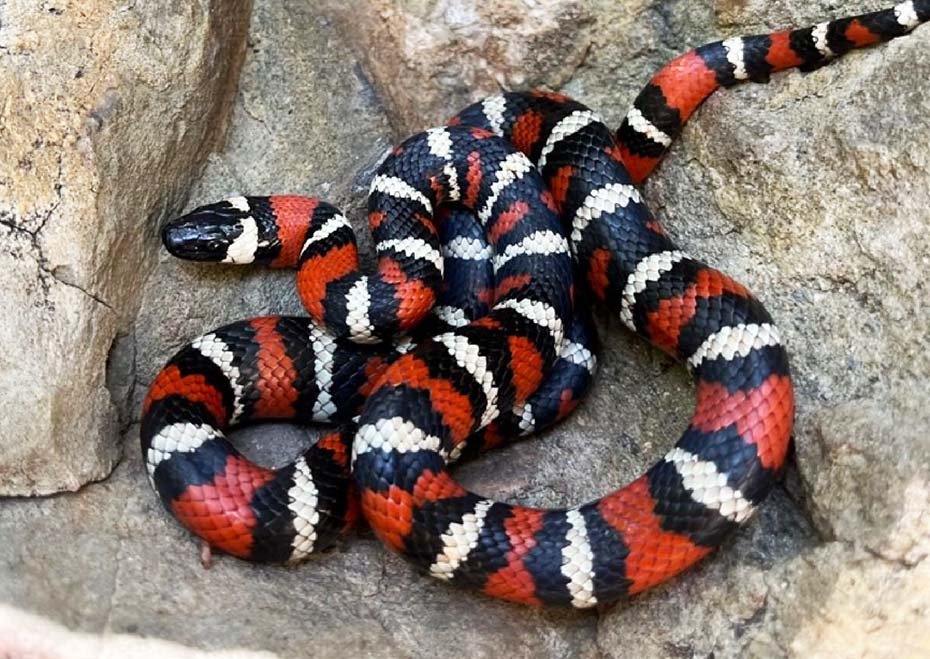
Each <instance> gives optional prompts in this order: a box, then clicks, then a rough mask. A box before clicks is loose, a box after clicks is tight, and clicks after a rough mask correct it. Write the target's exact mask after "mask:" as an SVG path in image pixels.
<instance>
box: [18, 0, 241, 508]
mask: <svg viewBox="0 0 930 659" xmlns="http://www.w3.org/2000/svg"><path fill="white" fill-rule="evenodd" d="M250 5H251V3H250V2H249V0H237V1H236V2H209V3H204V4H199V5H196V6H192V5H191V4H190V3H186V2H170V3H160V4H159V6H158V7H155V6H149V5H139V6H136V5H135V4H133V3H130V4H125V3H119V2H116V1H115V0H114V1H108V0H100V1H95V2H87V3H82V4H81V6H80V7H78V6H76V5H75V4H73V3H58V2H43V3H36V2H31V1H23V0H12V1H11V2H8V3H5V4H4V6H3V8H2V12H3V14H2V20H0V56H2V57H0V96H2V97H3V98H4V99H5V100H4V103H3V106H2V108H0V117H2V128H0V134H2V136H3V148H2V153H3V155H2V157H0V236H2V248H0V305H2V307H3V309H4V312H5V314H4V315H5V318H4V322H3V323H2V325H0V343H2V344H3V345H5V346H8V348H7V349H5V350H3V351H2V353H0V391H2V395H0V446H2V450H0V494H8V495H9V494H40V493H41V494H44V493H49V492H55V491H58V490H63V489H65V490H75V489H77V488H78V487H80V486H81V485H82V484H84V483H86V482H87V481H89V480H94V479H99V478H102V477H104V476H106V475H107V474H108V473H109V472H110V470H111V469H112V467H113V464H114V462H115V461H116V459H117V458H118V456H119V440H118V437H119V426H118V411H119V410H118V408H119V406H120V405H123V406H125V400H122V401H121V400H114V399H113V398H112V396H111V392H110V391H108V390H107V384H108V383H107V372H106V371H107V369H106V365H107V359H108V354H109V352H110V350H111V347H112V346H114V344H115V342H118V341H119V338H118V337H119V336H120V335H121V334H125V333H126V332H127V328H128V326H129V323H130V322H131V320H132V319H133V316H134V314H135V311H136V309H138V306H139V296H140V291H141V287H142V284H143V282H144V281H145V276H146V274H147V273H148V272H149V271H150V270H151V266H152V263H153V261H154V256H155V253H156V250H157V245H158V241H157V239H156V231H155V230H156V227H157V224H158V220H159V218H160V217H161V216H162V214H163V213H164V212H165V211H166V210H167V209H177V208H178V207H179V206H180V204H181V202H182V200H183V199H184V197H185V196H186V194H187V190H188V186H189V185H190V182H191V180H192V179H193V178H194V177H195V176H196V174H197V172H198V171H199V169H200V166H201V165H202V163H203V159H204V157H205V154H206V153H207V152H209V150H210V149H211V148H212V147H214V146H216V145H217V144H218V143H219V142H220V141H221V139H222V137H223V132H224V126H225V123H226V117H227V115H228V113H229V110H230V106H231V103H232V100H233V96H234V90H235V85H236V79H237V76H238V71H239V66H240V63H241V60H242V56H243V54H244V46H245V38H246V32H247V29H248V22H249V10H250ZM117 361H118V360H117ZM114 373H115V374H117V375H118V374H119V373H118V369H117V371H114ZM124 375H125V373H124ZM116 393H117V395H119V393H120V390H119V387H118V388H117V392H116ZM122 393H126V389H125V382H124V385H123V387H122ZM123 411H125V409H124V410H123Z"/></svg>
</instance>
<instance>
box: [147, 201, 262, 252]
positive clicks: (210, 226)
mask: <svg viewBox="0 0 930 659" xmlns="http://www.w3.org/2000/svg"><path fill="white" fill-rule="evenodd" d="M238 199H243V198H242V197H240V198H238ZM238 199H230V200H227V201H221V202H219V203H215V204H210V205H208V206H200V207H198V208H195V209H194V210H193V211H191V212H190V213H188V214H187V215H183V216H182V217H179V218H177V219H174V220H171V221H170V222H169V223H168V224H166V225H165V227H164V229H162V234H161V237H162V243H163V244H164V245H165V249H167V250H168V252H169V253H170V254H171V255H172V256H175V257H177V258H181V259H186V260H188V261H215V262H226V263H251V262H252V261H253V260H254V259H255V252H256V249H257V246H258V245H257V235H256V233H257V232H256V225H255V221H254V220H253V219H252V218H251V216H250V212H249V208H248V205H246V204H244V203H241V202H238Z"/></svg>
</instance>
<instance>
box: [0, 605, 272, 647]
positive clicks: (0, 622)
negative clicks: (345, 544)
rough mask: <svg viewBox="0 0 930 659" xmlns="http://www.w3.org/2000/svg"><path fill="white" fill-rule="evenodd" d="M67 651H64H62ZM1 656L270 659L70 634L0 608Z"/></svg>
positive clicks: (118, 637)
mask: <svg viewBox="0 0 930 659" xmlns="http://www.w3.org/2000/svg"><path fill="white" fill-rule="evenodd" d="M65 648H67V649H65ZM0 652H3V656H5V657H40V656H41V657H43V659H97V658H99V657H122V658H123V659H144V658H145V657H153V656H158V657H163V658H164V659H207V658H210V659H272V658H273V657H274V655H272V654H270V653H267V652H250V651H248V650H228V651H223V650H221V651H219V652H201V651H198V650H192V649H190V648H185V647H184V646H182V645H178V644H176V643H169V642H167V641H160V640H158V639H142V638H138V637H136V636H130V635H127V634H114V635H107V636H102V637H101V636H96V635H92V634H80V633H75V632H70V631H68V630H67V629H65V628H64V627H62V626H61V625H56V624H53V623H51V622H48V621H47V620H43V619H42V618H40V617H38V616H33V615H29V614H26V613H23V612H21V611H17V610H16V609H14V608H12V607H9V606H6V605H4V604H0Z"/></svg>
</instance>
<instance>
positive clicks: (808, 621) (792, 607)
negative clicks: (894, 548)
mask: <svg viewBox="0 0 930 659" xmlns="http://www.w3.org/2000/svg"><path fill="white" fill-rule="evenodd" d="M767 581H768V582H769V584H770V589H769V595H770V597H769V599H768V610H767V619H766V622H765V624H764V625H763V626H762V627H761V628H760V629H759V631H758V632H757V633H756V634H754V635H753V637H752V638H751V639H750V640H749V641H748V643H747V645H746V652H747V654H750V655H751V656H772V657H774V656H785V655H791V656H795V657H828V656H829V657H926V656H927V655H928V653H930V629H928V627H927V617H928V616H930V589H928V587H927V585H928V584H930V561H926V560H923V561H921V562H919V563H917V564H915V565H913V566H909V565H906V564H902V563H896V562H888V561H885V560H884V559H877V558H876V556H875V555H873V554H871V553H869V552H866V551H862V550H859V549H855V548H853V547H850V546H848V545H845V544H842V543H839V542H831V543H829V544H826V545H824V546H822V547H819V548H817V549H815V550H813V551H810V552H807V553H805V554H804V555H802V556H800V557H798V558H797V559H796V560H794V561H792V562H791V563H790V564H789V565H788V566H787V567H786V569H785V570H783V571H779V572H777V573H772V574H770V575H768V578H767ZM783 584H788V587H787V588H785V587H784V586H783Z"/></svg>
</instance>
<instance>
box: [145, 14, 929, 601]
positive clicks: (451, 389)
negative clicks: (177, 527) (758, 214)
mask: <svg viewBox="0 0 930 659" xmlns="http://www.w3.org/2000/svg"><path fill="white" fill-rule="evenodd" d="M928 18H930V0H916V1H914V2H904V3H902V4H900V5H898V6H896V7H894V8H892V9H889V10H885V11H882V12H876V13H873V14H866V15H863V16H860V17H856V18H846V19H840V20H837V21H833V22H830V23H822V24H820V25H817V26H814V27H812V28H806V29H801V30H793V31H785V32H778V33H773V34H769V35H763V36H754V37H741V38H735V39H728V40H726V41H722V42H717V43H714V44H709V45H706V46H702V47H701V48H698V49H696V50H694V51H691V52H689V53H687V54H685V55H682V56H680V57H678V58H677V59H675V60H673V61H672V62H670V63H669V64H668V65H666V66H665V67H664V68H663V69H662V70H661V71H659V72H658V73H657V74H656V75H655V76H654V77H653V79H652V80H651V82H650V83H649V84H648V85H647V86H646V88H645V89H644V90H643V91H642V93H641V94H640V95H639V96H638V97H637V99H636V101H635V103H634V107H633V109H631V110H630V112H629V114H628V115H627V118H626V119H625V120H624V122H623V125H622V126H621V127H620V129H619V130H618V131H617V133H616V135H613V134H611V132H610V131H609V130H608V128H607V127H606V126H605V125H604V124H603V123H602V122H600V121H599V119H598V118H597V116H596V115H595V114H594V113H593V112H591V111H590V110H589V109H587V108H586V107H584V106H583V105H581V104H580V103H577V102H575V101H572V100H571V99H569V98H567V97H565V96H562V95H559V94H554V93H550V92H529V93H507V94H504V95H501V96H495V97H492V98H488V99H485V100H484V101H482V102H480V103H476V104H474V105H472V106H470V107H469V108H466V109H465V110H464V111H462V112H461V113H460V114H459V115H457V116H456V117H455V118H454V119H452V120H451V121H450V122H449V125H448V126H446V127H444V128H436V129H433V130H430V131H428V132H426V133H422V134H419V135H416V136H414V137H412V138H410V139H408V140H407V141H406V142H404V143H403V144H401V145H400V146H398V147H397V148H395V149H394V151H393V152H392V154H391V155H390V156H389V157H388V159H387V160H386V161H385V162H384V163H383V164H382V165H381V167H380V169H379V170H378V173H377V175H376V176H375V178H374V181H373V183H372V187H371V193H370V196H369V215H368V219H369V225H370V227H371V230H372V233H373V236H374V241H375V245H376V250H377V254H378V268H377V272H376V273H375V274H373V275H370V276H364V275H362V274H361V273H360V272H359V270H358V263H357V250H356V246H355V239H354V236H353V234H352V231H351V228H350V227H349V224H348V222H347V220H346V219H345V218H344V217H343V216H342V214H341V213H339V211H338V210H336V209H335V208H333V207H332V206H329V205H328V204H326V203H325V202H321V201H319V200H316V199H310V198H302V197H282V196H277V197H249V198H243V197H240V198H236V199H231V200H228V201H226V202H221V203H219V204H214V205H211V206H206V207H202V208H198V209H196V210H195V211H193V212H192V213H190V214H188V215H186V216H185V217H183V218H180V219H178V220H175V221H173V222H172V223H170V224H169V225H168V226H167V227H166V229H165V233H164V238H165V243H166V246H167V247H168V249H169V251H171V252H172V253H173V254H175V255H177V256H180V257H182V258H190V259H195V260H212V261H225V262H231V263H248V262H253V261H257V262H262V263H268V264H270V265H273V266H282V267H283V266H294V265H296V266H297V268H298V276H297V277H298V287H299V291H300V295H301V300H302V301H303V303H304V305H305V306H306V307H307V309H308V311H309V312H310V315H311V318H312V320H311V319H307V318H296V317H268V318H257V319H253V320H250V321H242V322H238V323H233V324H231V325H228V326H226V327H224V328H221V329H218V330H216V331H214V332H211V333H209V334H207V335H205V336H202V337H200V338H198V339H196V340H195V341H194V342H192V343H191V344H189V345H188V346H186V347H184V348H183V349H182V350H181V351H180V352H179V353H178V354H177V355H175V356H174V357H173V358H172V359H171V360H170V361H169V363H168V364H167V365H166V366H165V368H164V369H163V370H162V371H161V372H160V373H159V375H158V376H157V378H156V380H155V382H154V383H153V384H152V386H151V389H150V391H149V394H148V397H147V398H146V401H145V404H144V408H143V416H142V428H141V440H142V450H143V455H144V460H145V463H146V465H147V468H148V472H149V476H150V478H151V480H152V483H153V485H154V487H155V489H156V491H157V492H158V493H159V495H160V496H161V498H162V501H163V502H164V503H165V505H166V506H167V507H168V508H169V510H171V511H172V512H173V513H174V515H175V516H176V517H177V518H178V519H179V520H180V521H181V522H182V523H183V524H184V525H185V526H187V527H188V528H189V529H191V530H192V531H193V532H195V533H197V534H198V535H200V536H201V537H202V538H204V539H205V540H207V541H208V542H209V543H211V544H212V545H213V546H216V547H218V548H220V549H223V550H225V551H227V552H229V553H232V554H235V555H237V556H241V557H243V558H248V559H251V560H261V561H272V562H292V561H298V560H301V559H303V558H305V557H306V556H307V555H308V554H310V553H311V552H313V551H317V550H321V549H325V548H326V547H328V546H330V545H331V544H332V542H333V541H334V539H335V538H336V537H337V536H338V535H339V534H340V533H342V532H343V531H344V530H345V529H346V528H347V527H348V526H349V525H351V523H352V521H353V520H354V519H355V517H356V515H357V509H358V505H359V503H360V507H361V511H362V512H363V513H364V515H365V517H366V518H367V520H368V522H369V523H370V524H371V526H372V528H373V529H374V531H375V533H376V534H377V535H378V536H379V537H380V538H381V539H382V540H383V541H384V542H385V543H386V544H387V545H389V546H390V547H392V548H394V549H395V550H397V551H399V552H401V553H403V554H405V555H406V556H407V557H408V558H409V559H410V560H411V561H412V562H414V563H415V564H417V565H418V566H420V567H421V568H422V569H423V570H424V571H426V572H428V573H430V574H432V575H433V576H436V577H439V578H441V579H445V580H449V581H452V582H454V583H456V584H461V585H464V586H468V587H470V588H476V589H480V590H482V591H483V592H485V593H488V594H490V595H494V596H497V597H502V598H504V599H508V600H513V601H517V602H522V603H527V604H547V605H571V606H575V607H582V608H583V607H590V606H593V605H595V604H599V603H600V604H603V603H607V602H611V601H614V600H616V599H618V598H621V597H624V596H627V595H631V594H634V593H638V592H641V591H643V590H645V589H647V588H649V587H651V586H653V585H656V584H658V583H661V582H663V581H665V580H667V579H669V578H670V577H672V576H673V575H675V574H678V573H679V572H681V571H682V570H684V569H685V568H687V567H688V566H690V565H692V564H694V563H695V562H697V561H698V560H700V559H701V558H702V557H704V556H706V555H707V554H708V553H710V552H711V551H712V550H713V549H714V548H715V547H717V546H718V545H719V544H720V543H721V542H722V541H723V540H724V538H726V537H727V536H728V535H729V534H730V533H731V532H732V531H733V530H734V529H735V528H736V527H737V526H738V525H740V524H742V523H744V522H745V521H746V520H748V519H749V518H750V517H751V515H752V513H753V511H754V510H755V508H756V507H757V506H758V505H759V504H760V503H761V501H762V500H763V499H764V498H765V496H766V494H767V493H768V491H769V490H770V488H771V487H772V484H773V482H774V480H775V479H776V477H777V476H778V473H779V471H780V470H781V468H782V467H783V465H784V461H785V456H786V452H787V449H788V445H789V441H790V435H791V428H792V420H793V390H792V384H791V380H790V376H789V371H788V359H787V355H786V353H785V350H784V348H783V347H782V345H781V341H780V337H779V333H778V330H777V329H776V327H775V326H774V324H773V323H772V320H771V318H770V317H769V315H768V313H767V312H766V311H765V309H764V308H763V307H762V305H761V304H760V303H759V302H758V301H757V300H756V299H755V298H753V297H752V296H751V295H750V294H749V292H748V291H747V290H746V289H745V288H744V287H743V286H741V285H740V284H738V283H737V282H735V281H733V280H732V279H730V278H729V277H727V276H726V275H724V274H722V273H720V272H718V271H717V270H714V269H713V268H710V267H709V266H707V265H705V264H703V263H701V262H699V261H697V260H695V259H693V258H692V257H690V256H688V255H687V254H686V253H684V252H683V251H682V250H680V249H679V248H678V247H677V246H676V245H675V244H674V243H673V242H672V240H671V239H670V238H669V236H668V235H667V234H666V233H665V231H664V230H663V229H662V228H661V226H660V225H659V224H658V223H657V222H656V220H655V219H654V218H653V217H652V215H651V214H650V213H649V210H648V209H647V208H646V206H645V205H644V204H643V201H642V199H641V197H640V194H639V192H638V190H637V188H636V187H635V184H637V183H639V182H640V181H642V180H643V179H644V178H645V177H646V176H647V175H648V174H649V173H650V172H651V171H652V169H653V168H654V167H655V166H656V165H657V164H658V162H659V161H660V159H661V158H662V156H663V155H664V153H665V152H666V150H667V149H668V147H669V146H670V144H671V142H672V141H673V139H674V138H675V137H676V136H677V135H678V134H679V132H680V130H681V128H682V125H683V124H684V122H685V121H686V120H687V119H688V117H689V116H690V115H691V114H692V113H693V112H694V110H695V109H696V108H697V107H698V106H699V105H700V104H701V102H702V101H703V100H704V99H705V98H706V97H707V96H708V95H709V94H711V93H712V92H713V91H714V90H715V89H717V88H718V87H720V86H730V85H733V84H735V83H737V82H740V81H742V80H747V79H748V80H754V81H762V80H765V79H767V77H768V75H769V74H770V73H772V72H774V71H778V70H782V69H787V68H792V67H799V68H802V69H811V68H816V67H817V66H820V65H822V64H824V63H826V62H828V61H829V60H830V59H832V58H833V57H835V56H838V55H841V54H843V53H845V52H847V51H848V50H850V49H852V48H856V47H861V46H866V45H869V44H871V43H874V42H877V41H880V40H883V39H888V38H892V37H895V36H899V35H902V34H905V33H906V32H908V31H909V30H911V29H913V28H914V27H915V26H916V25H918V24H919V23H921V22H923V21H926V20H927V19H928ZM501 137H503V138H504V139H500V138H501ZM534 165H535V167H534ZM466 211H467V212H466ZM474 216H476V217H477V220H478V221H477V222H476V221H475V219H474ZM573 267H574V278H575V279H574V281H575V282H576V283H577V284H578V286H577V287H573V284H572V282H573ZM583 290H586V291H588V292H590V294H591V295H592V297H594V298H596V299H597V300H598V301H599V302H600V303H601V304H603V305H605V307H607V308H608V309H610V310H611V311H613V312H615V313H618V314H619V316H620V319H621V321H622V322H623V323H624V324H625V325H626V326H627V327H628V328H629V329H631V330H632V331H634V332H636V333H638V334H639V335H640V336H642V337H643V338H645V339H647V340H648V341H649V342H650V343H651V344H652V345H654V346H656V347H658V348H659V349H661V350H663V351H665V352H667V353H668V354H670V355H673V356H674V357H676V358H678V359H680V360H681V361H684V362H685V363H686V364H687V366H688V368H689V369H690V371H691V373H692V375H693V377H694V380H695V383H696V386H697V406H696V410H695V413H694V416H693V418H692V420H691V423H690V425H689V427H688V428H687V430H686V431H685V432H684V434H683V436H682V437H681V438H680V439H679V441H678V443H677V444H676V445H675V447H674V448H673V449H672V450H671V451H669V452H668V454H667V455H666V456H665V457H664V459H662V460H660V461H659V462H658V463H657V464H656V465H654V466H653V467H652V468H651V469H649V471H648V472H647V473H646V474H645V475H643V476H642V477H640V478H638V479H637V480H635V481H633V482H632V483H631V484H629V485H627V486H626V487H624V488H623V489H621V490H618V491H617V492H614V493H612V494H609V495H607V496H605V497H603V498H602V499H599V500H597V501H594V502H591V503H589V504H586V505H582V506H578V507H575V508H572V509H569V510H537V509H532V508H526V507H522V506H513V505H509V504H504V503H498V502H493V501H491V500H488V499H485V498H483V497H480V496H477V495H475V494H472V493H469V492H467V491H465V490H464V489H463V488H462V487H460V486H459V485H458V484H457V483H456V482H455V481H454V480H453V479H452V478H451V477H450V475H449V473H448V471H447V463H449V462H451V461H453V460H454V459H456V458H458V457H459V456H460V455H461V454H462V453H464V452H466V451H468V452H477V451H479V450H481V449H484V448H490V447H493V446H496V445H499V444H500V443H502V442H503V441H505V440H507V439H509V438H511V437H513V436H514V435H517V434H526V433H529V432H532V431H534V430H538V429H541V428H543V427H545V426H547V425H549V424H551V423H553V422H554V421H556V420H558V419H560V418H562V417H564V416H565V415H566V414H568V412H570V410H571V409H572V408H573V407H574V406H575V405H576V404H577V403H578V401H579V400H580V398H581V397H582V396H583V395H584V393H585V391H586V389H587V387H588V386H589V384H590V381H591V378H592V377H593V369H594V365H595V357H594V353H595V349H594V345H595V343H596V338H595V337H594V335H593V333H592V330H591V329H590V325H589V323H588V322H587V320H586V319H585V317H584V313H583V309H584V306H585V305H584V303H583V302H582V297H583V295H582V291H583ZM576 300H577V301H578V305H577V308H576V307H575V304H574V303H575V301H576ZM431 310H432V314H430V312H431ZM421 321H423V322H421ZM324 328H325V329H324ZM403 333H409V338H397V337H400V336H402V335H403ZM337 337H342V338H337ZM390 341H394V343H390ZM269 418H278V419H293V420H295V421H297V422H309V421H325V422H331V423H338V424H342V425H341V427H340V429H339V430H338V431H336V432H334V433H331V434H329V435H326V436H325V437H324V438H323V439H321V440H320V441H319V442H318V443H317V444H316V445H315V446H313V447H312V448H311V449H309V450H308V451H307V453H306V454H305V455H303V456H301V457H300V458H298V459H297V460H296V461H295V462H294V463H293V464H291V465H289V466H287V467H285V468H283V469H280V470H277V471H272V470H268V469H264V468H261V467H258V466H256V465H254V464H252V463H250V462H249V461H248V460H246V459H245V458H243V457H242V456H241V455H240V454H239V453H238V452H237V451H236V449H235V448H234V447H233V446H232V445H231V444H230V443H229V442H228V441H227V440H226V439H225V437H224V432H225V431H227V430H228V429H229V428H230V427H232V426H235V425H237V424H240V423H243V422H247V421H255V420H259V419H269ZM353 485H354V487H355V488H357V490H358V494H355V493H354V492H353V491H352V489H353Z"/></svg>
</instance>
